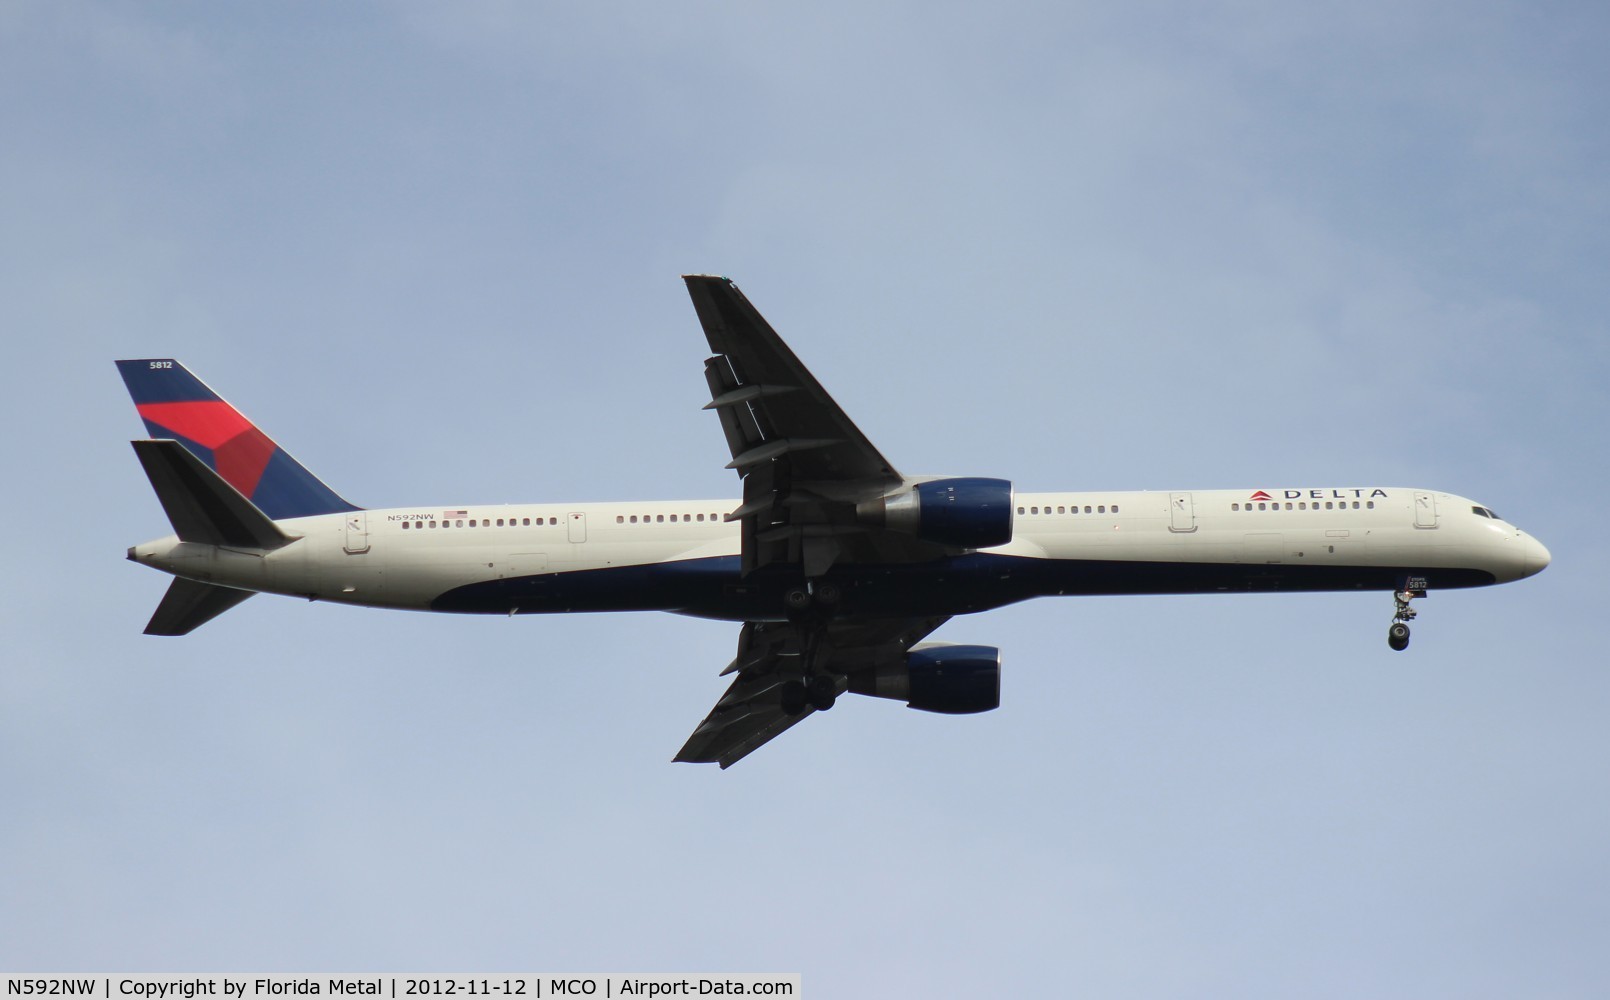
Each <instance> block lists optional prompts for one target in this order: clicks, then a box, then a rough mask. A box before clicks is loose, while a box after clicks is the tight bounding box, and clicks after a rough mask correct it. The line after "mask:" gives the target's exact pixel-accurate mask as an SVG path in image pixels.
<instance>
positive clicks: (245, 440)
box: [117, 358, 362, 520]
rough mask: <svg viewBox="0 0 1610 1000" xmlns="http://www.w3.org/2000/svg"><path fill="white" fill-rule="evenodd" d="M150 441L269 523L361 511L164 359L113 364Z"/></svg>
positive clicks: (236, 411) (205, 388) (181, 370)
mask: <svg viewBox="0 0 1610 1000" xmlns="http://www.w3.org/2000/svg"><path fill="white" fill-rule="evenodd" d="M117 369H118V372H119V373H120V374H121V375H122V376H123V384H124V385H126V386H128V389H129V395H130V396H132V397H133V398H134V406H135V408H136V409H138V410H139V411H140V417H141V418H142V419H143V420H144V421H145V427H146V430H147V431H148V432H149V433H150V435H151V436H152V437H153V438H164V439H167V438H171V439H173V440H176V441H178V442H179V443H180V444H182V445H184V446H185V448H186V449H187V450H188V451H189V452H190V453H191V454H192V455H194V456H196V457H197V458H199V459H200V460H201V461H202V462H203V463H204V464H205V465H206V466H207V467H208V468H210V469H212V470H213V471H214V472H216V473H218V475H219V476H221V477H223V479H224V481H225V482H227V483H228V484H229V485H230V486H233V487H234V488H235V489H236V490H238V491H240V494H241V496H243V497H245V498H246V499H248V500H250V501H251V502H252V503H253V504H254V505H256V506H257V508H258V509H259V510H261V511H262V512H263V513H264V514H267V515H268V516H269V517H270V518H272V519H274V520H279V519H281V518H286V517H306V516H308V515H311V514H338V513H344V512H346V511H353V510H361V509H362V508H361V507H356V506H354V505H352V504H350V503H347V502H346V501H345V500H343V499H341V497H339V496H337V495H336V493H335V491H334V490H332V489H330V488H329V487H328V486H326V485H324V484H323V483H322V482H320V481H319V478H318V477H317V476H315V475H313V473H311V472H309V471H307V469H305V468H303V466H302V463H300V462H298V461H297V460H296V459H294V458H292V457H291V455H290V453H289V452H287V451H286V450H285V449H283V448H281V447H280V446H279V445H277V444H275V443H274V442H273V441H272V440H270V439H269V437H268V435H266V434H264V433H263V432H262V431H260V430H258V429H257V426H256V425H255V424H253V423H252V422H251V421H250V420H247V419H246V418H245V417H243V416H241V414H240V411H239V410H237V409H235V408H234V407H233V406H230V405H229V404H228V403H227V402H225V401H224V400H223V398H222V397H220V396H219V395H218V394H217V393H216V392H213V391H212V390H211V389H209V388H207V384H206V383H205V382H203V381H201V380H200V379H198V378H196V377H195V376H194V375H192V374H190V372H189V371H188V370H187V369H186V368H185V366H184V365H181V364H180V363H179V362H177V361H174V360H173V359H171V358H159V359H150V358H145V359H140V360H136V361H119V362H118V363H117Z"/></svg>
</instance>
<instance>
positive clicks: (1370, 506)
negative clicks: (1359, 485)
mask: <svg viewBox="0 0 1610 1000" xmlns="http://www.w3.org/2000/svg"><path fill="white" fill-rule="evenodd" d="M1364 507H1365V509H1366V510H1374V509H1375V501H1374V500H1367V501H1365V503H1364Z"/></svg>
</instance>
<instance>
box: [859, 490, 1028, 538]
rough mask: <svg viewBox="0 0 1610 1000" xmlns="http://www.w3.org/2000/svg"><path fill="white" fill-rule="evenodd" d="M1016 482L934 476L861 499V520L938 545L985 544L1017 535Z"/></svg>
mask: <svg viewBox="0 0 1610 1000" xmlns="http://www.w3.org/2000/svg"><path fill="white" fill-rule="evenodd" d="M1012 510H1013V508H1012V484H1011V483H1009V482H1007V481H1006V480H1004V479H979V478H966V479H935V480H932V481H931V482H926V483H918V484H917V485H916V486H915V487H913V488H912V489H910V490H907V491H906V492H904V493H897V494H895V495H894V496H892V497H883V498H882V499H879V500H872V501H870V502H867V503H863V504H860V505H859V506H857V508H856V513H857V514H858V515H859V516H860V518H861V520H863V521H865V522H867V523H870V524H877V525H881V526H883V527H885V528H888V529H889V530H890V531H898V532H901V533H903V534H907V535H915V536H916V537H918V538H921V539H922V540H924V541H928V542H934V543H936V544H939V545H954V546H957V547H959V548H964V549H983V548H988V547H989V546H991V545H1005V544H1006V543H1007V542H1010V541H1011V540H1012Z"/></svg>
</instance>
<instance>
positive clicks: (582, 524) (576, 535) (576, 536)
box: [566, 511, 587, 542]
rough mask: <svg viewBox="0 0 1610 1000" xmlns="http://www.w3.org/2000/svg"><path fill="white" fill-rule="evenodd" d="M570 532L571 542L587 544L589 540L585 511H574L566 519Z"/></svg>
mask: <svg viewBox="0 0 1610 1000" xmlns="http://www.w3.org/2000/svg"><path fill="white" fill-rule="evenodd" d="M566 523H567V525H568V528H569V531H570V540H571V541H573V542H585V541H586V540H587V515H586V513H585V512H583V511H572V512H571V514H570V517H569V518H567V519H566Z"/></svg>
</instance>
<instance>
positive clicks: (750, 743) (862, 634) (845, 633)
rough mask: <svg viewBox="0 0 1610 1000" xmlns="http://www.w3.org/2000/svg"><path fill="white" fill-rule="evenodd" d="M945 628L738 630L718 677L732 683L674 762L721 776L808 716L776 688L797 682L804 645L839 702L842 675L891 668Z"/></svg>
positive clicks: (876, 625) (852, 625)
mask: <svg viewBox="0 0 1610 1000" xmlns="http://www.w3.org/2000/svg"><path fill="white" fill-rule="evenodd" d="M947 620H948V619H947V617H946V616H936V617H932V618H912V619H878V620H867V621H840V622H833V623H830V624H828V625H825V626H821V627H817V628H814V629H813V628H809V627H807V626H802V625H796V624H793V623H790V622H747V623H745V624H744V627H743V631H742V632H741V633H740V635H739V638H738V655H737V656H736V657H735V658H734V659H733V661H732V663H731V664H730V665H728V667H727V669H726V670H725V671H723V674H730V673H736V674H737V675H738V676H737V677H736V678H734V679H733V682H732V685H731V686H730V687H728V688H727V690H726V693H725V694H723V695H722V696H721V699H720V700H719V701H717V702H716V706H715V708H713V709H711V710H710V714H709V715H707V716H705V719H704V721H703V722H701V723H699V726H698V728H696V729H695V730H694V731H693V735H692V736H690V737H688V741H687V743H685V744H683V746H682V749H681V750H680V751H679V752H678V753H677V755H676V757H675V759H676V760H677V761H680V762H683V763H693V764H720V765H721V767H722V769H723V770H725V769H726V768H729V767H731V766H732V765H734V764H736V763H737V762H738V761H740V760H742V759H743V758H744V757H746V756H748V755H749V754H750V753H753V752H754V751H755V750H756V749H758V748H760V747H761V746H763V745H764V744H766V743H767V742H769V741H770V740H771V739H773V738H774V737H776V736H778V735H780V734H781V733H783V732H784V731H786V730H788V729H789V728H790V727H792V726H793V725H794V724H795V723H798V722H801V721H803V720H804V719H805V718H806V716H809V715H812V714H814V713H815V711H816V710H815V709H814V708H811V707H810V706H809V705H807V706H805V708H804V709H803V710H801V711H799V712H797V713H794V714H790V713H789V712H788V711H787V710H786V709H785V708H784V706H783V688H784V686H785V685H787V684H789V683H790V682H798V681H799V680H800V679H801V677H802V675H803V672H804V661H805V658H806V655H807V648H808V647H809V646H810V645H812V644H814V646H815V648H814V649H812V650H809V652H810V654H811V655H813V656H814V658H815V663H816V666H817V669H818V670H820V671H824V675H825V676H831V677H834V678H836V679H837V683H838V689H837V692H836V693H838V694H843V693H844V690H845V681H844V679H843V677H844V675H846V674H848V673H850V672H852V671H862V670H875V669H876V668H877V666H878V665H879V664H880V663H885V662H890V663H892V662H896V661H898V660H899V659H901V658H903V657H904V656H905V654H906V651H907V650H908V649H910V648H911V647H912V646H913V645H914V644H916V643H918V642H921V641H922V640H923V638H924V637H926V636H927V635H928V634H929V633H930V632H932V631H933V630H934V629H936V628H938V627H939V626H940V625H943V624H944V623H945V622H946V621H947Z"/></svg>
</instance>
